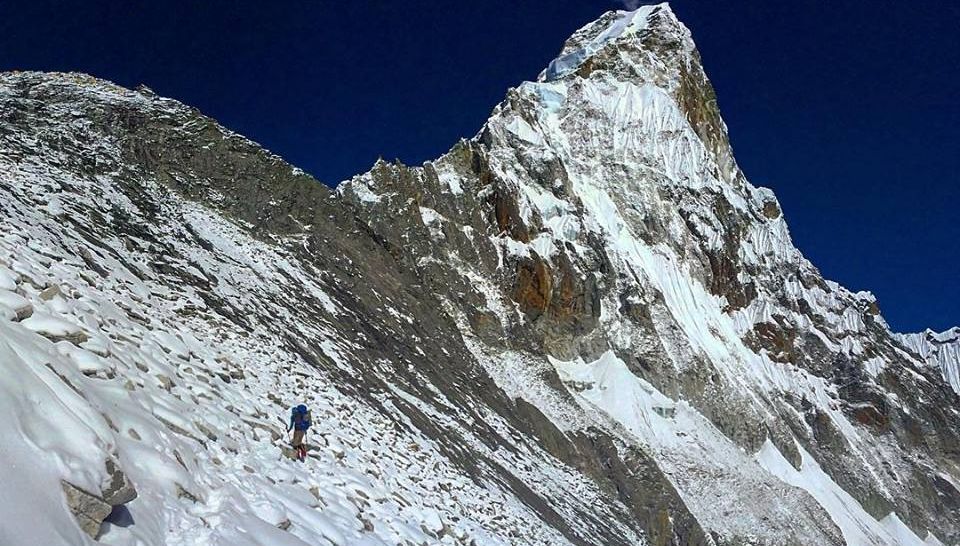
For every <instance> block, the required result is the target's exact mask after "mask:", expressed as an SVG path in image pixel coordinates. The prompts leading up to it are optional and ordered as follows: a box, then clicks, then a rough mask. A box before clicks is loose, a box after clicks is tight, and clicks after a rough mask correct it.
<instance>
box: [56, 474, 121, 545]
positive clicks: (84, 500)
mask: <svg viewBox="0 0 960 546" xmlns="http://www.w3.org/2000/svg"><path fill="white" fill-rule="evenodd" d="M105 465H106V467H107V474H108V476H107V479H106V480H104V483H102V484H101V486H100V494H98V495H97V494H94V493H91V492H89V491H87V490H85V489H83V488H81V487H78V486H76V485H74V484H72V483H70V482H68V481H61V482H60V483H61V485H62V487H63V493H64V495H65V496H66V499H67V506H68V507H69V508H70V512H71V513H72V514H73V516H74V517H75V518H76V519H77V523H78V524H79V525H80V529H82V530H83V532H84V533H86V534H87V535H89V536H90V537H91V538H93V539H96V538H97V535H98V534H99V533H100V525H101V524H102V523H103V521H104V520H105V519H107V516H109V515H110V513H111V512H112V511H113V509H114V507H116V506H120V505H122V504H126V503H128V502H130V501H132V500H133V499H135V498H137V490H136V489H135V488H134V487H133V484H132V483H131V482H130V479H129V478H127V475H126V474H124V473H123V471H122V470H120V468H119V467H118V466H117V464H116V463H115V462H114V461H113V460H112V459H107V461H106V463H105Z"/></svg>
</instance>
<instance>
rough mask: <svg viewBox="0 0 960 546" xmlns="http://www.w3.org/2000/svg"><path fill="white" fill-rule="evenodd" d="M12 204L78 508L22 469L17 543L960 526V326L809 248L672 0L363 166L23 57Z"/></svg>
mask: <svg viewBox="0 0 960 546" xmlns="http://www.w3.org/2000/svg"><path fill="white" fill-rule="evenodd" d="M0 213H2V216H0V222H2V226H3V233H2V234H0V237H2V240H0V245H2V246H0V318H2V322H0V340H2V341H3V343H4V344H0V350H2V351H4V352H3V353H0V357H4V358H6V360H4V362H7V361H9V362H10V364H5V366H8V367H10V369H5V370H4V375H3V377H4V379H2V380H0V386H2V387H4V391H3V393H0V394H4V395H6V397H7V399H8V400H9V402H7V403H8V404H12V406H11V411H13V410H15V414H16V415H18V416H21V417H18V418H17V419H16V420H14V421H15V423H14V425H15V426H14V425H11V428H9V429H0V433H3V435H4V436H3V438H4V441H7V438H8V437H13V436H9V435H13V434H18V435H19V436H16V437H17V438H21V437H22V438H23V441H22V442H18V444H17V445H18V446H19V447H18V448H17V449H16V450H15V451H13V452H11V453H12V455H11V457H13V461H14V463H17V464H19V465H25V464H26V462H27V461H36V462H33V463H32V464H33V465H35V468H34V469H33V470H31V471H30V474H28V475H27V477H29V479H31V480H34V481H35V482H36V483H41V484H48V485H49V484H54V485H53V487H54V488H57V487H56V484H63V485H62V486H61V488H60V489H62V492H63V493H64V494H65V497H64V498H65V499H66V502H65V503H63V505H64V507H65V508H69V509H70V510H71V511H72V512H73V515H70V514H69V512H65V514H66V516H67V517H69V518H72V519H65V518H64V514H61V513H60V512H59V511H58V510H59V509H58V507H57V499H58V498H59V497H50V496H49V495H47V494H44V495H34V496H27V499H26V503H25V506H26V507H27V508H24V509H25V510H27V509H33V510H36V511H42V512H43V513H48V514H49V519H50V520H51V522H53V524H52V525H50V526H48V528H45V530H43V531H42V533H41V532H40V531H36V532H37V533H38V534H37V535H36V536H33V535H29V534H19V535H18V534H16V533H17V532H18V531H17V530H16V529H14V528H12V527H11V528H10V529H11V531H9V533H8V534H9V535H10V537H11V538H9V539H8V540H6V542H10V543H11V544H17V543H24V544H26V543H28V542H27V538H25V537H29V539H31V540H33V541H34V543H35V542H36V540H37V539H38V537H41V535H42V534H43V533H47V535H43V537H42V538H44V539H45V540H46V541H47V542H50V543H56V542H57V541H60V542H71V543H79V541H80V540H81V539H80V538H77V535H75V534H71V533H75V531H76V524H77V523H79V524H80V527H81V528H82V529H83V530H84V531H86V532H87V533H88V535H89V536H91V537H100V538H101V539H102V540H104V541H105V542H108V543H111V544H134V543H137V542H136V541H138V540H139V541H141V542H140V543H148V544H159V543H177V544H193V543H205V541H206V542H209V541H214V540H220V541H226V542H227V543H236V541H237V540H239V538H238V537H240V535H239V534H238V533H239V531H237V529H240V528H243V529H245V530H247V532H249V533H253V534H254V535H255V536H256V537H258V538H257V539H250V538H249V537H246V538H244V540H259V541H260V542H259V543H269V544H274V543H276V544H280V543H284V544H286V543H290V544H301V543H310V544H326V543H330V544H360V543H365V544H397V543H401V544H562V543H571V544H610V545H613V544H624V545H625V544H638V543H644V544H651V545H659V544H663V545H666V544H705V545H706V544H717V545H719V544H730V545H734V544H770V545H774V544H777V545H779V544H844V543H847V544H878V545H879V544H923V543H927V544H937V543H938V541H939V542H942V543H944V544H955V543H958V542H960V524H958V522H960V489H958V487H960V485H958V484H960V411H958V409H960V404H958V402H960V397H958V394H957V392H955V391H954V390H952V389H951V388H950V384H949V382H948V381H949V378H950V377H951V375H950V374H951V371H950V370H953V376H954V378H955V371H956V369H957V362H958V360H957V354H956V351H954V350H953V349H955V344H954V343H953V341H951V340H950V339H947V338H948V337H949V336H947V335H946V334H941V335H938V336H932V337H931V336H930V335H926V336H925V337H924V336H922V335H919V336H920V337H916V336H914V337H911V336H900V335H895V334H892V333H891V332H890V331H889V328H888V327H887V325H886V323H885V322H884V320H883V318H882V316H881V315H880V311H879V308H878V306H877V303H876V301H875V299H874V298H873V297H872V296H871V295H870V294H868V293H851V292H849V291H847V290H845V289H844V288H843V287H841V286H839V285H837V284H836V283H833V282H831V281H828V280H825V279H823V278H822V276H821V275H820V273H819V272H818V271H817V270H816V268H815V267H814V266H813V265H812V264H810V262H808V261H807V260H806V259H805V258H803V256H802V255H801V254H800V253H799V251H797V249H796V248H795V247H794V246H793V244H792V242H791V241H790V237H789V233H788V230H787V227H786V223H785V220H784V218H783V215H782V213H781V210H780V207H779V204H778V203H777V201H776V198H775V197H774V195H773V194H772V192H770V191H769V190H766V189H762V188H756V187H753V186H751V185H750V184H749V183H748V181H747V180H746V178H745V177H744V175H743V173H742V172H741V171H740V170H739V168H738V167H737V165H736V162H735V160H734V157H733V153H732V151H731V149H730V145H729V141H728V138H727V133H726V126H725V125H724V123H723V121H722V119H721V118H720V115H719V110H718V107H717V101H716V98H715V96H714V93H713V89H712V87H711V86H710V83H709V80H708V79H707V77H706V75H705V73H704V71H703V68H702V67H701V65H700V60H699V55H698V53H697V51H696V48H695V46H694V44H693V42H692V40H691V37H690V34H689V32H688V31H687V29H686V28H685V27H684V26H683V25H682V24H681V23H679V22H678V21H677V20H676V18H675V17H674V15H673V14H672V12H671V11H670V10H669V8H668V7H666V6H665V5H661V6H648V7H643V8H641V9H639V10H637V11H634V12H611V13H608V14H606V15H604V16H603V17H601V18H600V19H598V20H597V21H596V22H594V23H591V24H589V25H587V26H585V27H584V28H583V29H581V30H580V31H578V32H577V33H576V34H574V36H572V37H571V38H570V40H568V42H567V43H566V44H565V45H564V47H563V50H562V51H561V53H560V55H559V56H558V57H557V59H555V60H554V61H553V62H551V63H550V64H549V65H548V67H547V69H546V70H545V71H544V72H543V73H542V74H541V75H540V77H539V78H538V80H537V81H535V82H525V83H523V84H521V85H520V86H518V87H517V88H514V89H511V90H509V91H508V93H507V97H506V99H505V100H504V101H503V102H502V103H501V104H500V105H498V106H497V107H496V108H495V109H494V111H493V113H492V115H491V117H490V119H489V120H488V121H487V123H486V124H485V126H484V127H483V128H482V129H481V131H480V132H479V133H478V135H477V136H476V137H474V138H473V139H470V140H465V141H461V142H460V143H458V144H457V145H455V146H454V147H453V149H451V150H450V152H448V153H447V154H445V155H444V156H443V157H441V158H439V159H437V160H436V161H431V162H428V163H426V164H424V165H422V166H417V167H410V166H405V165H402V164H397V163H387V162H383V161H380V162H378V163H377V164H376V165H374V167H373V168H372V169H371V170H370V171H369V172H367V173H364V174H362V175H359V176H357V177H355V178H353V179H352V180H350V181H346V182H344V183H342V184H341V185H340V186H339V187H338V189H337V190H336V191H335V192H331V191H329V190H328V189H326V187H324V186H323V185H322V184H320V183H318V182H317V181H315V180H313V179H312V178H311V177H309V176H308V175H306V174H304V173H303V172H301V171H299V170H297V169H295V168H293V167H291V166H289V165H287V164H286V163H284V162H283V161H282V160H280V159H279V158H277V157H276V156H274V155H271V154H270V153H268V152H266V151H265V150H263V149H262V148H261V147H259V146H257V145H256V144H255V143H253V142H250V141H249V140H247V139H245V138H243V137H240V136H238V135H235V134H233V133H231V132H229V131H227V130H226V129H224V128H222V127H221V126H219V125H218V124H216V123H215V122H214V121H212V120H210V119H209V118H206V117H204V116H203V115H201V114H200V113H199V112H197V111H196V110H194V109H191V108H189V107H186V106H184V105H182V104H180V103H177V102H176V101H173V100H170V99H165V98H162V97H158V96H156V95H155V94H154V93H153V92H152V91H150V90H149V89H146V88H141V89H138V90H136V91H131V90H126V89H122V88H119V87H117V86H114V85H112V84H109V83H107V82H103V81H100V80H95V79H93V78H89V77H86V76H82V75H76V74H40V73H10V74H3V75H0ZM944 377H946V378H947V379H948V381H945V380H944ZM11 378H19V379H18V380H17V381H19V384H18V383H17V381H14V380H12V379H11ZM43 385H55V388H53V390H52V391H49V392H48V391H46V390H44V389H45V388H46V387H42V386H43ZM64 386H65V387H66V388H62V387H64ZM31 389H32V390H31ZM30 392H42V393H44V394H42V396H41V395H39V394H38V395H35V396H34V398H36V397H40V398H36V399H37V400H43V401H44V406H45V407H48V406H49V407H56V408H61V407H67V408H72V412H73V413H72V414H69V413H68V414H65V415H73V417H67V416H65V417H63V418H62V419H58V418H54V417H56V415H57V414H56V413H54V414H53V416H52V417H51V418H50V420H49V422H47V423H45V424H44V425H43V426H42V427H40V428H37V427H35V426H33V425H32V424H31V423H32V421H31V419H32V418H31V417H29V415H30V414H31V412H32V411H34V409H35V403H36V402H35V401H32V400H34V399H33V398H31V396H32V395H27V394H25V393H30ZM301 398H305V399H306V401H307V402H308V403H309V404H311V406H312V407H314V408H316V409H315V412H314V414H315V415H316V416H318V419H317V421H318V425H317V428H318V431H317V432H318V433H319V435H318V436H317V437H316V438H317V439H315V443H316V445H314V446H313V447H314V449H313V450H312V451H311V455H312V456H311V458H310V460H308V463H307V464H306V465H304V466H302V467H301V466H297V464H296V463H294V462H292V461H289V460H287V459H285V458H283V457H282V453H283V441H282V434H281V425H280V423H278V422H277V421H276V418H275V416H278V415H279V416H281V418H282V416H283V415H285V412H286V411H287V409H288V407H289V406H290V405H292V404H293V403H294V402H295V401H298V400H299V399H301ZM31 404H34V405H31ZM31 408H34V409H31ZM38 430H45V431H49V432H48V433H45V434H40V433H38V432H37V431H38ZM78 431H79V432H78ZM50 436H53V437H54V438H60V439H59V440H56V441H53V442H52V445H53V448H51V449H39V450H34V448H33V447H31V446H44V445H47V446H49V445H51V442H50V441H48V437H50ZM61 437H62V438H61ZM320 438H322V440H321V439H320ZM21 444H22V445H21ZM91 446H92V447H91ZM104 461H107V463H106V464H104ZM14 467H16V468H20V467H17V466H14ZM0 479H2V480H3V481H4V483H5V484H6V483H7V482H8V481H9V482H10V483H19V482H15V476H13V474H10V473H4V474H0ZM134 488H135V491H136V493H134ZM60 489H58V491H59V490H60ZM134 495H136V498H134ZM121 505H122V509H117V508H116V507H117V506H121ZM31 507H32V508H31ZM0 510H3V513H0V516H3V518H4V520H5V521H10V520H12V519H15V517H16V514H17V513H16V512H15V511H14V510H15V509H14V508H12V507H9V506H6V505H3V506H2V507H0ZM74 520H75V521H74ZM104 521H105V523H102V522H104ZM0 530H3V531H4V532H7V530H6V529H5V528H4V527H0ZM21 532H22V533H27V531H22V530H21ZM0 538H6V536H5V535H3V534H2V533H0ZM82 540H86V539H82ZM364 541H365V542H364ZM6 542H4V543H6Z"/></svg>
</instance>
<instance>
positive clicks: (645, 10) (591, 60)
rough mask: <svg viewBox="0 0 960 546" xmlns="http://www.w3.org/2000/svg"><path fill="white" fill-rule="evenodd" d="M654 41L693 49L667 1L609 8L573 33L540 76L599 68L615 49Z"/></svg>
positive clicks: (553, 77)
mask: <svg viewBox="0 0 960 546" xmlns="http://www.w3.org/2000/svg"><path fill="white" fill-rule="evenodd" d="M655 41H656V42H660V43H664V44H670V45H671V46H672V47H679V48H680V49H682V50H684V51H687V52H689V51H691V50H692V49H693V42H692V40H691V39H690V33H689V31H688V30H687V29H686V27H684V26H683V24H682V23H680V21H679V20H678V19H677V18H676V16H675V15H674V14H673V11H672V10H671V9H670V6H669V4H667V3H662V4H657V5H649V6H641V7H640V8H638V9H636V10H633V11H624V10H617V11H609V12H607V13H605V14H604V15H603V16H601V17H600V18H598V19H597V20H595V21H593V22H591V23H589V24H587V25H585V26H583V27H582V28H580V29H579V30H578V31H577V32H575V33H574V34H573V36H571V37H570V39H568V40H567V41H566V43H565V44H564V45H563V49H562V50H561V52H560V54H559V55H558V56H557V57H556V58H555V59H554V60H552V61H551V62H550V64H549V65H548V66H547V68H546V69H545V70H544V71H543V72H542V73H541V74H540V77H539V79H540V81H552V80H556V79H559V78H563V77H566V76H569V75H570V74H574V73H577V72H582V71H591V70H594V69H598V68H600V67H602V66H603V65H604V63H610V62H611V61H613V60H615V59H614V55H613V54H614V53H615V52H619V53H625V52H628V51H629V50H633V51H634V52H637V51H639V50H640V48H641V47H642V44H643V43H644V42H646V43H647V44H648V45H649V44H651V43H653V42H655ZM647 51H648V53H649V52H650V49H649V48H647ZM629 55H630V53H627V56H629ZM623 60H626V61H629V59H621V61H623ZM633 61H634V62H637V61H639V59H633ZM609 68H612V66H609Z"/></svg>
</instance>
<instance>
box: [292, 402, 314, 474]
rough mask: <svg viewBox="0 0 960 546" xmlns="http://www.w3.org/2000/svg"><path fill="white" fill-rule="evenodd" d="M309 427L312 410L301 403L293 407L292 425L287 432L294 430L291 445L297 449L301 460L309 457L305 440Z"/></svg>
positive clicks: (298, 457)
mask: <svg viewBox="0 0 960 546" xmlns="http://www.w3.org/2000/svg"><path fill="white" fill-rule="evenodd" d="M308 428H310V410H309V409H307V406H305V405H303V404H300V405H299V406H296V407H294V408H293V409H291V410H290V426H288V427H287V432H290V431H291V430H293V441H292V442H291V445H292V446H293V449H295V450H297V459H299V460H301V461H304V460H306V458H307V444H306V443H305V442H304V441H303V437H304V436H306V434H307V429H308Z"/></svg>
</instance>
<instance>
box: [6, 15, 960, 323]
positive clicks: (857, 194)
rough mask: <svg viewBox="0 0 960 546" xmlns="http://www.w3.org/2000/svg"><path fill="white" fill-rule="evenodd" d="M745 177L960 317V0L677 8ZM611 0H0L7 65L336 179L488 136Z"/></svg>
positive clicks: (904, 296) (813, 232)
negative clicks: (513, 95)
mask: <svg viewBox="0 0 960 546" xmlns="http://www.w3.org/2000/svg"><path fill="white" fill-rule="evenodd" d="M672 5H673V7H674V10H675V11H676V12H677V13H678V14H679V16H680V18H681V19H682V20H683V21H684V22H685V23H686V24H687V26H689V27H690V28H691V30H692V31H693V35H694V39H695V40H696V41H697V43H698V45H699V48H700V51H701V54H702V56H703V58H704V62H705V65H706V69H707V72H708V74H709V75H710V77H711V79H712V80H713V82H714V85H715V87H716V89H717V94H718V96H719V102H720V108H721V111H722V112H723V115H724V118H725V119H726V122H727V124H728V126H729V127H730V133H731V136H732V140H733V146H734V150H735V152H736V154H737V158H738V160H739V162H740V165H741V166H742V167H743V169H744V171H745V172H746V173H747V176H748V177H749V178H750V179H751V180H752V181H753V183H755V184H758V185H765V186H769V187H772V188H773V189H774V190H775V191H776V192H777V195H778V196H779V198H780V200H781V203H782V205H783V208H784V210H785V212H786V216H787V219H788V221H789V222H790V226H791V231H792V233H793V236H794V239H795V240H796V242H797V244H798V246H799V247H800V248H801V249H802V250H803V251H804V252H805V253H806V254H807V256H808V257H810V258H811V260H812V261H813V262H814V263H815V264H816V265H817V266H819V267H820V268H821V270H822V271H823V272H824V274H825V275H826V276H827V277H829V278H832V279H835V280H837V281H839V282H841V283H842V284H844V285H846V286H847V287H849V288H851V289H854V290H861V289H869V290H872V291H873V292H874V293H875V294H877V296H878V298H879V299H880V305H881V308H882V309H883V312H884V315H885V316H886V318H887V319H888V321H889V322H890V323H891V325H892V326H893V327H894V328H895V329H899V330H904V331H906V330H919V329H922V328H924V327H927V326H930V327H933V328H935V329H945V328H948V327H950V326H953V325H955V324H960V291H958V286H957V283H958V279H960V243H958V241H960V222H958V221H957V219H956V218H955V215H956V212H957V210H958V201H957V192H958V189H960V184H958V182H960V179H958V178H960V175H958V173H960V135H958V126H960V70H958V67H960V39H958V37H957V36H958V29H960V4H957V3H953V2H936V1H933V0H928V1H921V2H893V1H889V2H887V1H869V2H868V1H866V0H862V1H843V0H837V1H832V2H820V1H812V0H806V1H804V0H800V1H797V2H774V1H759V0H753V1H743V2H738V1H732V0H731V1H726V2H719V1H704V0H699V1H695V0H679V1H676V2H673V3H672ZM616 7H618V4H617V3H616V2H612V1H605V0H563V1H554V2H521V1H517V0H483V1H476V2H438V1H406V0H405V1H401V2H397V1H393V2H380V1H369V2H365V1H352V0H337V1H309V0H308V1H298V2H281V1H277V2H272V1H271V2H267V1H236V2H213V1H211V2H196V1H190V2H187V1H182V2H173V1H171V2H166V1H165V2H151V3H146V2H139V1H130V2H126V1H125V2H117V1H111V2H107V1H98V0H89V1H79V0H78V1H76V2H52V1H47V0H30V1H27V0H24V1H21V2H16V3H15V2H11V1H10V0H0V70H9V69H32V70H79V71H84V72H89V73H91V74H94V75H96V76H99V77H103V78H107V79H110V80H113V81H115V82H117V83H120V84H122V85H125V86H134V85H136V84H138V83H141V82H142V83H146V84H147V85H149V86H150V87H152V88H153V89H154V90H156V91H157V92H158V93H160V94H163V95H167V96H172V97H175V98H178V99H180V100H182V101H184V102H186V103H189V104H191V105H194V106H196V107H198V108H200V109H201V110H202V111H203V112H204V113H206V114H209V115H211V116H213V117H215V118H217V119H218V120H220V121H221V122H222V123H224V124H225V125H227V126H228V127H230V128H232V129H234V130H236V131H238V132H240V133H243V134H245V135H247V136H249V137H251V138H253V139H254V140H256V141H258V142H260V143H262V144H264V145H265V146H267V147H268V148H270V149H271V150H273V151H275V152H277V153H279V154H280V155H282V156H284V157H285V158H286V159H288V160H289V161H290V162H292V163H294V164H296V165H298V166H300V167H302V168H304V169H305V170H307V171H309V172H311V173H313V174H314V175H315V176H317V177H318V178H319V179H321V180H323V181H325V182H326V183H328V184H331V185H333V184H336V183H337V182H339V181H340V180H342V179H345V178H348V177H349V176H351V175H352V174H355V173H358V172H361V171H364V170H366V169H367V168H368V167H369V166H370V165H371V163H372V162H373V161H374V160H375V159H376V158H377V157H378V156H381V155H382V156H384V157H386V158H389V159H392V158H399V159H401V160H403V161H404V162H407V163H411V164H416V163H420V162H422V161H424V160H426V159H430V158H433V157H436V156H437V155H439V154H441V153H442V152H444V151H445V150H447V149H448V148H449V147H450V146H451V145H452V144H453V143H454V142H455V141H456V140H457V139H458V138H460V137H469V136H472V135H473V134H474V133H475V132H476V130H477V129H478V128H479V127H480V125H481V124H482V123H483V121H484V119H485V118H486V117H487V115H488V113H489V112H490V110H491V108H492V107H493V106H494V105H495V104H496V103H497V102H499V101H500V99H501V98H502V97H503V95H504V91H505V90H506V88H507V87H510V86H513V85H516V84H517V83H518V82H520V81H522V80H525V79H533V78H535V77H536V75H537V74H538V73H539V71H540V70H541V69H542V68H543V67H544V66H545V65H546V64H547V62H548V61H549V60H550V59H551V58H552V57H553V56H554V55H555V54H556V53H557V51H558V50H559V48H560V46H561V44H562V43H563V41H564V39H566V37H567V36H568V35H569V34H570V33H571V32H573V31H574V30H576V29H577V28H578V27H580V26H581V25H583V24H584V23H586V22H588V21H590V20H592V19H594V18H596V17H597V16H599V15H600V14H601V13H602V12H603V11H605V10H607V9H612V8H616Z"/></svg>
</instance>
